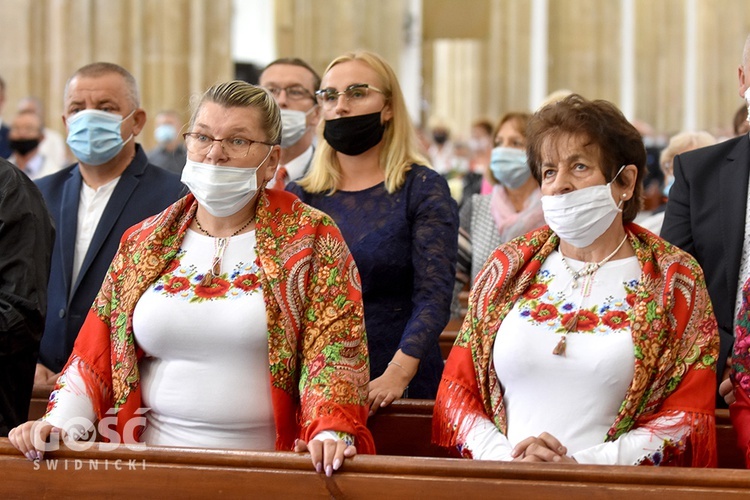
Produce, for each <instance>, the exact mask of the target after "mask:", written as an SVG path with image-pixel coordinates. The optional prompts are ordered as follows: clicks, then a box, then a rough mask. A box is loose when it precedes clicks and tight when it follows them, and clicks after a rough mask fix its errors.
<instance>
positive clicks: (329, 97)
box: [315, 83, 385, 109]
mask: <svg viewBox="0 0 750 500" xmlns="http://www.w3.org/2000/svg"><path fill="white" fill-rule="evenodd" d="M370 90H374V91H375V92H379V93H381V94H383V95H385V92H383V91H382V90H380V89H379V88H377V87H373V86H372V85H370V84H368V83H355V84H354V85H349V86H348V87H347V88H346V90H342V91H341V92H339V91H337V90H336V89H334V88H327V89H320V90H318V91H317V92H315V97H317V98H318V103H319V104H320V105H321V106H322V107H324V108H325V109H331V108H333V107H334V106H336V104H337V103H338V102H339V96H342V95H343V96H344V97H345V98H346V100H347V102H350V103H356V102H360V101H364V100H365V99H367V96H368V95H369V91H370Z"/></svg>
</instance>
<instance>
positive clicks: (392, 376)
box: [367, 350, 419, 415]
mask: <svg viewBox="0 0 750 500" xmlns="http://www.w3.org/2000/svg"><path fill="white" fill-rule="evenodd" d="M418 367H419V359H417V358H414V357H412V356H408V355H406V354H404V353H403V352H401V350H398V351H397V352H396V355H395V356H393V360H392V361H391V362H390V363H388V368H386V370H385V372H383V374H382V375H381V376H379V377H378V378H376V379H373V380H371V381H370V387H369V389H370V394H369V396H368V397H367V405H368V406H369V407H370V415H373V414H374V413H375V412H376V411H378V408H383V407H386V406H388V405H389V404H391V403H393V402H394V401H396V400H397V399H401V397H402V396H403V394H404V391H405V390H406V387H407V386H408V385H409V382H411V379H412V378H413V377H414V375H415V374H416V373H417V368H418Z"/></svg>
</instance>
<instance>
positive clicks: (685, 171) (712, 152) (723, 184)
mask: <svg viewBox="0 0 750 500" xmlns="http://www.w3.org/2000/svg"><path fill="white" fill-rule="evenodd" d="M674 177H675V180H674V185H673V186H672V189H671V190H670V191H669V201H668V202H667V212H666V214H665V215H664V225H663V226H662V231H661V236H662V238H664V239H665V240H667V241H669V242H670V243H673V244H675V245H677V246H678V247H680V248H681V249H683V250H685V251H686V252H689V253H690V254H692V255H693V256H694V257H695V259H696V260H697V261H698V263H699V264H700V265H701V267H702V268H703V273H704V274H705V276H706V285H707V287H708V294H709V295H710V297H711V303H712V304H713V306H714V314H715V315H716V321H717V322H718V324H719V336H720V341H721V348H720V349H721V352H720V356H719V362H718V365H717V371H718V372H717V376H718V378H719V381H721V377H722V375H723V372H724V367H725V366H726V361H727V356H728V355H729V354H730V352H731V349H732V344H733V343H734V334H733V324H734V306H735V300H736V297H737V289H738V287H741V286H742V283H739V274H740V261H741V259H742V244H743V241H744V238H745V210H746V208H747V194H748V193H747V186H748V179H749V178H750V139H749V138H748V135H747V134H745V135H742V136H739V137H735V138H733V139H729V140H727V141H724V142H721V143H719V144H715V145H713V146H708V147H705V148H700V149H696V150H693V151H689V152H687V153H683V154H681V155H677V156H676V157H675V159H674Z"/></svg>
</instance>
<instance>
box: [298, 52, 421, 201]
mask: <svg viewBox="0 0 750 500" xmlns="http://www.w3.org/2000/svg"><path fill="white" fill-rule="evenodd" d="M349 61H361V62H363V63H365V64H366V65H368V66H369V67H370V68H372V69H373V70H374V71H375V73H377V75H378V78H379V80H380V82H378V83H379V85H378V88H380V89H381V90H382V91H383V93H384V95H385V97H386V101H387V102H388V103H389V105H390V107H391V111H392V113H393V117H392V118H391V120H390V121H389V122H387V123H386V124H385V125H386V127H385V133H384V134H383V148H382V149H381V152H380V165H381V166H382V168H383V169H384V170H385V188H386V190H387V191H388V192H389V193H394V192H395V191H397V190H399V189H400V188H401V186H403V185H404V182H405V181H406V173H407V172H408V171H409V169H410V168H411V165H412V164H414V163H417V164H421V165H427V166H429V163H428V161H427V159H426V158H425V157H424V156H423V155H422V154H421V153H420V152H419V148H418V146H417V144H418V143H417V136H416V132H415V131H414V127H413V125H412V123H411V119H410V118H409V113H408V111H407V109H406V103H405V101H404V95H403V93H402V92H401V87H400V86H399V84H398V80H397V79H396V74H395V73H394V72H393V69H392V68H391V67H390V65H389V64H388V63H387V62H386V61H385V59H383V58H382V57H381V56H379V55H378V54H375V53H374V52H369V51H364V50H363V51H356V52H349V53H346V54H344V55H341V56H339V57H337V58H336V59H334V60H333V61H331V63H330V64H329V65H328V67H327V68H326V70H325V73H324V77H325V74H327V73H328V72H329V71H330V70H331V68H333V67H334V66H336V65H337V64H341V63H344V62H349ZM324 127H325V120H321V121H320V124H319V125H318V132H319V134H318V135H319V137H318V147H317V150H316V151H315V157H314V158H313V163H312V166H311V167H310V172H309V173H308V174H307V175H306V176H305V177H304V178H303V179H301V180H300V181H298V184H299V185H300V186H301V187H302V188H303V189H305V190H306V191H308V192H310V193H324V192H327V193H328V194H333V193H335V192H336V189H337V187H338V184H339V181H340V179H341V165H340V164H339V161H338V158H337V157H336V150H334V149H333V148H332V147H331V146H330V145H329V144H328V142H326V140H325V139H324V138H323V134H322V131H323V129H324Z"/></svg>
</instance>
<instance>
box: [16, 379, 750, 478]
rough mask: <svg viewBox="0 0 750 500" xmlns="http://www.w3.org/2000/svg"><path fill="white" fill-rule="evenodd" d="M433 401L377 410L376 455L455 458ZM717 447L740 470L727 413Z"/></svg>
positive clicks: (42, 400) (39, 391) (37, 391)
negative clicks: (436, 438) (435, 425)
mask: <svg viewBox="0 0 750 500" xmlns="http://www.w3.org/2000/svg"><path fill="white" fill-rule="evenodd" d="M51 389H52V388H51V387H49V386H46V387H45V386H41V387H38V386H35V387H34V393H33V397H32V401H31V408H30V410H29V419H30V420H36V419H38V418H41V417H42V415H44V411H45V409H46V407H47V399H48V397H49V393H50V390H51ZM433 403H434V402H433V401H432V400H423V399H402V400H400V401H396V402H395V403H393V404H392V405H390V406H388V407H386V408H382V409H380V410H378V412H377V413H376V414H375V415H373V416H372V417H370V419H369V420H368V422H367V426H368V427H369V428H370V430H371V431H372V434H373V437H374V439H375V446H376V449H377V450H378V454H381V455H399V456H413V457H439V458H444V457H454V456H456V454H455V452H453V451H452V450H447V449H445V448H441V447H439V446H436V445H434V444H432V442H431V432H432V410H433ZM716 445H717V447H718V450H719V467H720V468H736V469H743V468H744V467H745V458H744V455H743V453H742V451H741V450H740V449H739V448H738V447H737V437H736V434H735V432H734V427H732V422H731V420H730V419H729V410H723V409H719V410H716Z"/></svg>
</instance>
